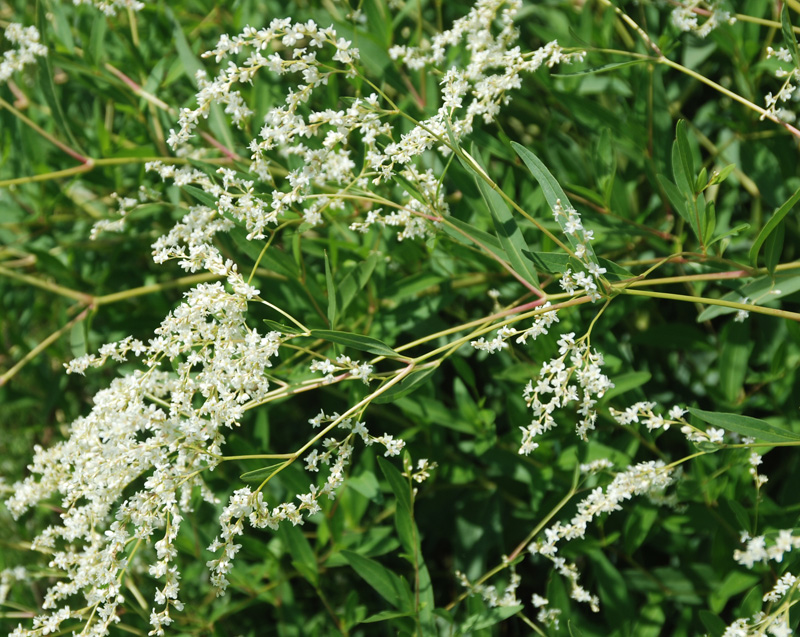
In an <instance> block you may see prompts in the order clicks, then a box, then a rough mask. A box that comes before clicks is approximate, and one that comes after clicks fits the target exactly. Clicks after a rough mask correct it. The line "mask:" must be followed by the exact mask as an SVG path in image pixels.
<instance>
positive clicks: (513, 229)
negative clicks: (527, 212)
mask: <svg viewBox="0 0 800 637" xmlns="http://www.w3.org/2000/svg"><path fill="white" fill-rule="evenodd" d="M475 181H476V182H477V184H478V189H479V190H480V191H481V195H483V200H484V201H485V202H486V205H487V206H488V207H489V213H490V214H491V215H492V221H494V228H495V230H496V231H497V237H498V239H500V243H501V244H502V246H503V250H504V251H505V253H506V257H507V258H508V262H509V264H511V267H512V268H514V271H515V272H516V273H517V274H519V275H520V276H521V277H523V278H524V279H525V280H526V281H527V282H528V283H531V284H532V285H534V286H535V287H539V277H538V276H537V275H536V270H534V269H533V268H532V267H530V261H528V259H527V258H526V257H525V256H524V255H523V254H522V252H523V250H527V249H528V244H527V243H526V242H525V239H524V238H523V236H522V230H521V229H520V227H519V226H518V225H517V222H516V220H515V219H514V215H513V214H511V211H510V210H509V209H508V206H507V205H506V202H505V201H503V198H502V197H501V196H500V195H499V194H497V192H495V191H494V190H493V189H492V188H491V186H489V184H487V183H486V182H485V181H483V179H481V178H480V177H476V178H475Z"/></svg>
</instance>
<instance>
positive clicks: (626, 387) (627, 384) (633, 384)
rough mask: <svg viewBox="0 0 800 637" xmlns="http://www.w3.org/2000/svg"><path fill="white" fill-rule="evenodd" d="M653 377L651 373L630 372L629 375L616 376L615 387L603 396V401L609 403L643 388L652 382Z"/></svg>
mask: <svg viewBox="0 0 800 637" xmlns="http://www.w3.org/2000/svg"><path fill="white" fill-rule="evenodd" d="M651 376H652V375H651V374H650V372H629V373H627V374H622V375H620V376H615V377H614V386H613V387H612V388H611V389H609V390H608V391H607V392H606V393H605V394H603V400H604V401H607V400H608V399H610V398H614V397H615V396H619V395H620V394H624V393H625V392H629V391H631V390H632V389H636V388H637V387H641V386H642V385H644V384H645V383H646V382H647V381H649V380H650V378H651Z"/></svg>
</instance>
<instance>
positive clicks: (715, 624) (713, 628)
mask: <svg viewBox="0 0 800 637" xmlns="http://www.w3.org/2000/svg"><path fill="white" fill-rule="evenodd" d="M699 616H700V621H701V622H703V626H705V627H706V630H707V631H708V632H709V634H710V635H711V637H722V633H724V632H725V629H726V628H727V626H726V624H725V622H724V621H722V620H721V619H720V618H719V616H717V615H715V614H714V613H712V612H711V611H710V610H701V611H700V613H699Z"/></svg>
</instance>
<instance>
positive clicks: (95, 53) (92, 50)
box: [84, 13, 108, 66]
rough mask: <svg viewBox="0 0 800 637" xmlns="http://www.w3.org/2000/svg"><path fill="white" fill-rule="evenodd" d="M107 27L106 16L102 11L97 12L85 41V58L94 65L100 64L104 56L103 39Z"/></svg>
mask: <svg viewBox="0 0 800 637" xmlns="http://www.w3.org/2000/svg"><path fill="white" fill-rule="evenodd" d="M107 29H108V18H106V16H104V15H103V14H102V13H98V14H97V15H96V16H95V19H94V21H93V22H92V29H91V31H90V34H89V42H88V43H87V46H86V49H85V50H84V52H85V53H86V57H87V59H88V60H89V61H90V62H91V63H92V64H94V65H95V66H100V65H101V64H102V63H103V61H104V58H105V46H103V40H104V39H105V37H106V30H107Z"/></svg>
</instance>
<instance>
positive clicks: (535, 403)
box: [519, 332, 614, 455]
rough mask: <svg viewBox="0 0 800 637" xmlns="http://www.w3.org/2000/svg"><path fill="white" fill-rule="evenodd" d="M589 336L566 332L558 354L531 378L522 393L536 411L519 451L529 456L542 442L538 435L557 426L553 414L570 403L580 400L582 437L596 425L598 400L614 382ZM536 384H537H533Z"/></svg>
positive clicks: (523, 431)
mask: <svg viewBox="0 0 800 637" xmlns="http://www.w3.org/2000/svg"><path fill="white" fill-rule="evenodd" d="M587 340H588V339H587V338H586V337H583V338H581V339H579V340H578V341H576V340H575V334H574V332H569V333H568V334H563V335H562V336H561V338H559V339H558V352H559V356H558V357H557V358H553V359H552V360H550V361H547V362H545V363H543V364H542V368H541V370H540V371H539V375H538V377H537V378H536V379H534V380H532V381H529V382H528V384H527V385H526V386H525V389H524V391H523V392H522V396H523V398H524V399H525V402H526V403H527V405H528V406H529V407H530V408H531V409H532V410H533V416H534V419H533V421H532V422H531V424H530V425H528V426H527V427H520V429H521V430H522V444H521V445H520V449H519V452H520V453H521V454H523V455H528V454H529V453H531V452H532V451H534V450H535V449H536V448H537V447H538V446H539V444H538V443H537V442H536V441H535V438H537V437H539V436H541V435H542V434H543V433H545V432H546V431H549V430H551V429H553V428H554V427H555V426H556V420H555V418H554V416H553V413H554V412H555V411H556V410H557V409H560V408H564V407H567V406H568V405H569V404H571V403H573V402H576V403H578V409H577V411H578V414H579V415H580V416H581V419H580V420H579V422H578V423H577V427H576V431H577V433H578V435H579V436H580V438H581V439H582V440H587V434H588V432H589V431H590V430H592V429H594V428H595V422H596V421H597V411H596V410H595V408H594V406H595V405H596V404H597V400H598V399H600V398H602V397H603V395H604V394H605V393H606V392H607V391H608V390H609V389H611V388H612V387H613V386H614V384H613V383H612V382H611V381H610V380H609V379H608V377H607V376H606V375H605V374H603V372H602V371H601V367H602V366H603V362H604V361H603V355H602V354H601V353H600V352H598V351H597V350H590V349H589V346H588V344H587ZM534 383H535V384H534Z"/></svg>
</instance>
